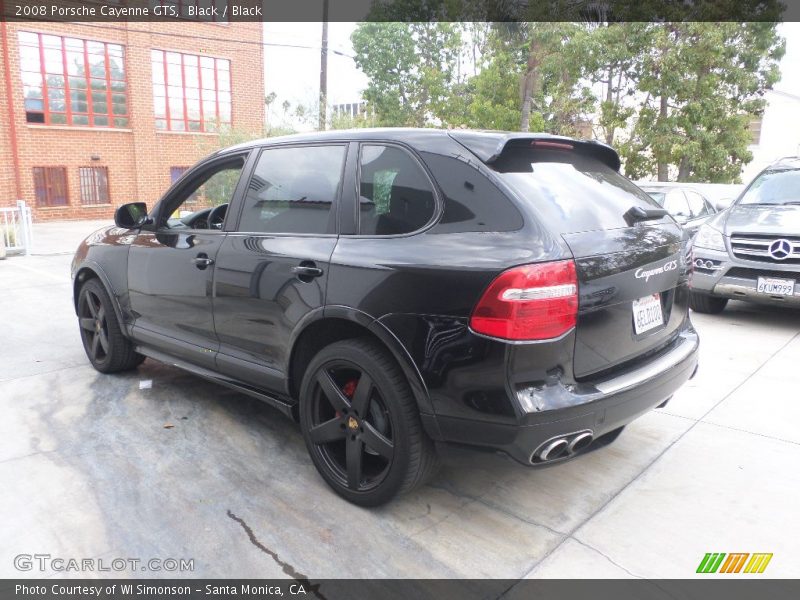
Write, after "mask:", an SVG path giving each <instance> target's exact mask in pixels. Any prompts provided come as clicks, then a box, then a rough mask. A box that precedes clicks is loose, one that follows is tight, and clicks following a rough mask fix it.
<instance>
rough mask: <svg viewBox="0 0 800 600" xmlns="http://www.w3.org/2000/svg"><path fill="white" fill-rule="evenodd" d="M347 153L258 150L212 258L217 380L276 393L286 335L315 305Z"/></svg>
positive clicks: (323, 285) (325, 147)
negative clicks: (225, 377) (235, 214)
mask: <svg viewBox="0 0 800 600" xmlns="http://www.w3.org/2000/svg"><path fill="white" fill-rule="evenodd" d="M347 151H348V144H346V143H340V144H333V143H331V144H305V145H290V146H285V145H284V146H275V147H266V148H263V149H261V151H260V153H259V156H258V158H257V160H256V161H255V163H254V167H253V171H252V174H251V175H250V178H249V181H248V183H247V186H246V188H245V193H244V196H243V199H242V202H241V210H240V214H239V215H238V220H237V223H236V224H235V226H232V227H231V228H230V231H229V233H228V235H227V236H226V238H225V240H224V241H223V243H222V246H221V247H220V250H219V253H218V254H217V263H216V273H215V297H214V301H213V303H214V319H215V328H216V333H217V336H218V338H219V341H220V346H219V354H218V356H217V368H218V370H219V371H220V372H221V373H223V374H226V375H228V376H230V377H233V378H235V379H237V380H239V381H243V382H245V383H248V384H251V385H254V386H256V387H259V388H262V389H268V390H273V391H277V392H281V391H283V386H284V383H285V370H286V364H287V362H288V352H289V346H290V341H291V338H292V333H293V332H294V330H295V328H296V327H297V325H298V323H300V322H301V321H302V320H303V319H304V318H306V317H307V316H308V315H309V313H312V312H314V311H318V310H322V308H323V306H324V305H325V295H326V290H327V280H328V268H329V264H330V257H331V254H332V253H333V250H334V247H335V246H336V240H337V207H338V204H339V199H340V197H341V193H342V189H343V186H342V180H343V177H344V172H345V164H346V156H347ZM352 187H354V186H352ZM351 193H352V194H355V191H354V190H353V191H352V192H351Z"/></svg>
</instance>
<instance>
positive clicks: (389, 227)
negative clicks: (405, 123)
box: [359, 144, 436, 235]
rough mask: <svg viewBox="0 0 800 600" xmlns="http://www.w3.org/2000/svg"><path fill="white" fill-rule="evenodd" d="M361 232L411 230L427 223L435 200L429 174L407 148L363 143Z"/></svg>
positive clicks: (385, 232)
mask: <svg viewBox="0 0 800 600" xmlns="http://www.w3.org/2000/svg"><path fill="white" fill-rule="evenodd" d="M360 172H361V180H360V182H359V190H360V191H359V195H360V198H359V223H360V226H359V233H360V234H361V235H396V234H401V233H410V232H412V231H416V230H417V229H420V228H421V227H422V226H423V225H425V224H426V223H428V221H430V220H431V218H432V217H433V214H434V211H435V210H436V201H435V196H434V193H433V189H432V188H431V185H430V182H429V180H428V177H427V175H426V174H425V172H424V171H423V170H422V167H420V165H419V164H418V163H417V161H416V160H414V158H413V157H412V156H411V155H410V154H409V153H408V152H406V151H405V150H401V149H400V148H397V147H394V146H379V145H372V144H365V145H363V146H362V147H361V170H360Z"/></svg>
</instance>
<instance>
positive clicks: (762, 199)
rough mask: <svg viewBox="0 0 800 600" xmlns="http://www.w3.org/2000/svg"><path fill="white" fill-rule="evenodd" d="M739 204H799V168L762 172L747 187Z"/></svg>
mask: <svg viewBox="0 0 800 600" xmlns="http://www.w3.org/2000/svg"><path fill="white" fill-rule="evenodd" d="M739 204H741V205H748V204H749V205H759V204H760V205H763V204H769V205H784V204H800V169H783V170H781V171H767V172H765V173H762V174H761V175H759V176H758V177H756V179H755V180H754V181H753V183H751V184H750V187H749V188H747V191H745V193H744V195H743V196H742V198H741V200H739Z"/></svg>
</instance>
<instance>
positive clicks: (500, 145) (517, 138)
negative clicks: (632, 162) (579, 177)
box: [448, 130, 620, 171]
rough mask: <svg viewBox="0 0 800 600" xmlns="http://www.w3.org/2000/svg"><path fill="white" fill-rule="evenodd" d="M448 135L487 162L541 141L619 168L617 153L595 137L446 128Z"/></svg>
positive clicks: (489, 162) (617, 169) (543, 144)
mask: <svg viewBox="0 0 800 600" xmlns="http://www.w3.org/2000/svg"><path fill="white" fill-rule="evenodd" d="M448 133H449V135H450V137H451V138H453V139H454V140H455V141H457V142H458V143H459V144H461V145H462V146H464V147H465V148H466V149H467V150H469V151H470V152H472V153H473V154H474V155H475V156H477V157H478V158H479V159H480V160H481V161H482V162H484V163H486V164H487V165H489V164H492V163H493V162H494V161H496V160H497V159H498V158H499V157H500V155H501V154H502V153H503V152H504V151H505V150H506V149H507V148H519V147H526V146H531V144H535V142H542V146H546V145H547V143H548V142H549V143H552V144H553V145H556V144H557V145H559V146H562V145H563V146H566V145H569V146H572V148H573V149H574V150H575V151H576V152H579V153H580V154H583V155H586V156H591V157H592V158H596V159H597V160H599V161H600V162H602V163H603V164H605V165H608V166H609V167H611V168H612V169H614V170H615V171H619V167H620V160H619V154H617V151H616V150H614V149H613V148H612V147H611V146H608V145H606V144H604V143H602V142H597V141H595V140H575V139H572V138H568V137H564V136H560V135H550V134H547V133H504V132H489V131H457V130H456V131H449V132H448Z"/></svg>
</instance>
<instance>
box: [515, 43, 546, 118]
mask: <svg viewBox="0 0 800 600" xmlns="http://www.w3.org/2000/svg"><path fill="white" fill-rule="evenodd" d="M533 35H534V38H533V39H532V40H531V51H530V54H529V55H528V68H527V70H526V72H525V75H524V76H523V78H522V85H521V88H522V90H521V91H522V114H521V117H520V123H519V130H520V131H530V124H531V107H532V106H533V97H534V95H535V94H536V93H538V91H539V89H540V88H541V83H542V82H541V73H540V72H539V62H540V57H539V52H540V51H541V44H540V43H539V41H538V40H537V39H536V37H535V35H536V34H535V33H534V34H533Z"/></svg>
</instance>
